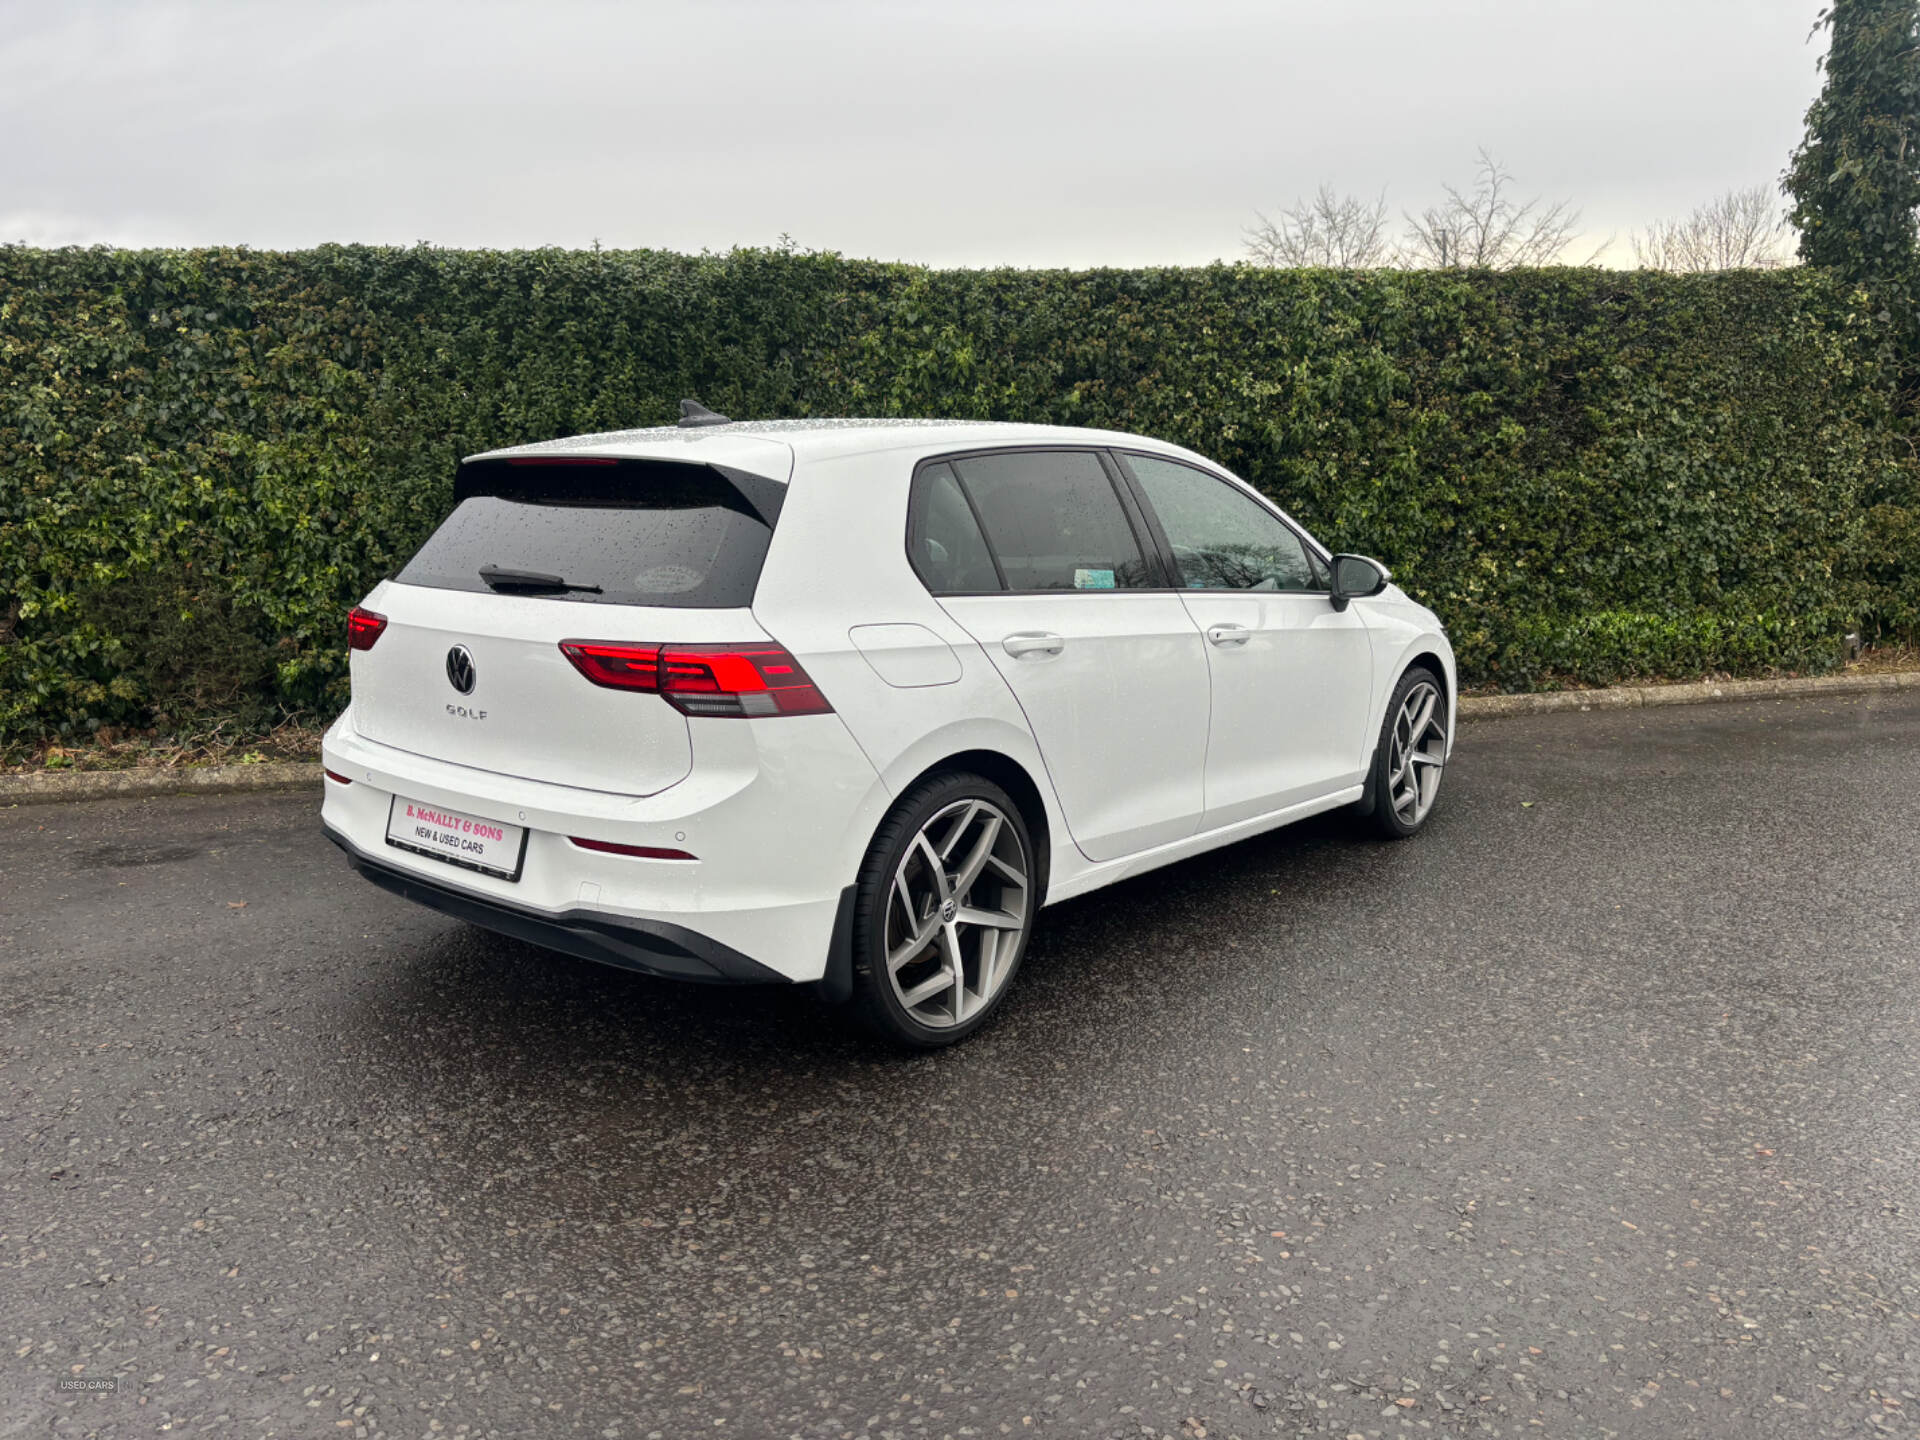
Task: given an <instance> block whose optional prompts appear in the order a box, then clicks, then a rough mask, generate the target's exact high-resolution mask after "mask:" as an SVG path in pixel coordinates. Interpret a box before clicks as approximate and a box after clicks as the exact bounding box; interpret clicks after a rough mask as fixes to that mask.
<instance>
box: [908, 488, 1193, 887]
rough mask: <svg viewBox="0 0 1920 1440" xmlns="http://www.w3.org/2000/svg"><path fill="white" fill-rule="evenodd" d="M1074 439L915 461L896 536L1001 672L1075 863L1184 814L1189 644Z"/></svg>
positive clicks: (1128, 523) (1151, 562) (1155, 564)
mask: <svg viewBox="0 0 1920 1440" xmlns="http://www.w3.org/2000/svg"><path fill="white" fill-rule="evenodd" d="M1117 479H1118V477H1117V475H1115V474H1112V473H1110V471H1109V469H1108V462H1106V461H1105V460H1103V458H1102V457H1101V456H1100V455H1099V454H1098V453H1096V452H1094V451H1089V450H1028V451H995V452H990V453H985V454H978V455H970V456H960V457H956V458H953V459H950V460H946V461H942V462H938V463H934V464H930V465H924V466H922V467H921V469H920V470H919V472H918V473H917V474H916V476H915V478H914V498H913V506H912V519H911V521H910V536H909V548H910V550H911V552H912V557H913V560H914V564H915V567H916V568H917V569H918V570H919V571H920V574H921V578H922V579H924V580H925V581H926V582H927V585H928V588H929V589H930V590H931V591H932V592H933V593H934V594H935V595H936V596H938V597H939V599H940V603H941V604H942V605H943V606H945V607H946V610H947V612H948V613H949V614H950V615H952V616H953V618H954V619H955V620H956V621H957V622H958V623H959V624H960V625H961V626H963V627H964V628H965V629H966V630H967V632H968V633H969V634H971V635H972V636H973V637H974V639H975V640H977V641H978V642H979V643H980V645H981V647H982V648H983V649H984V650H985V651H986V653H987V655H988V657H989V658H990V659H991V660H992V661H993V663H994V665H995V666H996V667H998V669H999V671H1000V673H1001V674H1002V675H1003V676H1005V677H1006V680H1007V684H1008V685H1009V686H1010V687H1011V688H1012V690H1013V693H1014V695H1015V697H1016V698H1017V699H1018V700H1019V702H1020V706H1021V709H1022V710H1023V711H1024V712H1025V714H1026V717H1027V722H1028V724H1029V725H1030V726H1031V727H1032V729H1033V734H1034V738H1035V740H1036V741H1037V742H1038V744H1039V747H1040V752H1041V757H1042V759H1044V761H1045V762H1046V766H1047V773H1048V775H1049V777H1050V778H1051V779H1052V781H1053V785H1054V790H1055V793H1056V794H1057V795H1058V796H1059V799H1060V806H1061V809H1062V811H1063V812H1064V813H1065V816H1066V821H1067V827H1068V829H1069V830H1070V831H1071V832H1072V834H1073V839H1074V842H1075V844H1077V845H1078V846H1079V848H1080V850H1081V851H1082V853H1084V854H1085V855H1086V856H1087V857H1088V858H1089V859H1091V860H1115V859H1119V858H1121V857H1122V856H1125V855H1131V854H1135V853H1138V852H1139V851H1142V850H1147V849H1151V848H1152V847H1153V846H1156V845H1164V844H1167V843H1168V842H1170V841H1174V840H1179V839H1183V838H1185V837H1186V836H1188V835H1191V834H1193V833H1194V831H1195V830H1196V829H1197V828H1198V826H1199V823H1200V815H1201V810H1202V805H1203V792H1202V777H1203V773H1204V769H1205V759H1206V744H1207V705H1208V697H1207V661H1206V655H1205V653H1204V642H1203V641H1202V640H1201V638H1200V635H1199V633H1198V631H1196V630H1195V628H1194V626H1193V622H1192V620H1191V619H1190V618H1189V617H1188V615H1187V613H1186V611H1185V610H1184V608H1182V606H1181V603H1180V598H1179V596H1178V595H1177V594H1175V593H1173V592H1171V591H1169V590H1168V589H1166V588H1165V587H1166V579H1165V576H1164V575H1163V573H1162V571H1161V569H1160V564H1159V560H1158V557H1157V556H1156V555H1155V554H1154V553H1153V550H1152V548H1151V546H1150V545H1147V544H1145V543H1143V538H1144V537H1143V535H1142V534H1141V533H1140V531H1139V529H1138V523H1137V516H1135V515H1133V514H1131V513H1130V510H1131V506H1130V503H1129V502H1126V501H1123V499H1122V492H1121V491H1120V489H1119V487H1118V485H1117V483H1116V482H1117Z"/></svg>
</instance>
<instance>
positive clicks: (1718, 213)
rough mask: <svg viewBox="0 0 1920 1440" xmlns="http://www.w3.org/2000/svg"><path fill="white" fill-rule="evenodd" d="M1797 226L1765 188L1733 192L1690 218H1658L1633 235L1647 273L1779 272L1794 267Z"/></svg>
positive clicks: (1636, 255)
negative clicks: (1793, 227) (1792, 244)
mask: <svg viewBox="0 0 1920 1440" xmlns="http://www.w3.org/2000/svg"><path fill="white" fill-rule="evenodd" d="M1791 238H1792V235H1791V227H1790V226H1789V224H1788V221H1787V217H1786V215H1785V213H1784V212H1783V211H1782V210H1781V208H1780V204H1779V202H1778V201H1776V200H1775V199H1774V198H1773V194H1772V192H1771V191H1769V190H1768V189H1767V188H1766V187H1765V186H1764V185H1755V186H1752V187H1751V188H1749V189H1746V190H1729V191H1728V192H1727V193H1726V194H1724V195H1722V196H1721V197H1720V198H1719V199H1717V200H1711V201H1709V202H1708V203H1706V204H1705V205H1702V206H1700V207H1699V208H1698V209H1697V210H1695V211H1694V212H1693V213H1692V214H1691V215H1689V216H1688V217H1687V218H1686V219H1684V220H1657V221H1655V222H1654V223H1653V224H1652V225H1649V226H1648V227H1647V228H1646V229H1645V230H1643V231H1640V232H1638V233H1636V234H1635V235H1634V237H1633V258H1634V259H1635V260H1637V261H1639V262H1640V265H1641V267H1642V268H1643V269H1647V270H1775V269H1778V268H1779V267H1780V266H1782V265H1785V264H1787V263H1789V260H1790V257H1791V253H1792V252H1791V247H1790V241H1791Z"/></svg>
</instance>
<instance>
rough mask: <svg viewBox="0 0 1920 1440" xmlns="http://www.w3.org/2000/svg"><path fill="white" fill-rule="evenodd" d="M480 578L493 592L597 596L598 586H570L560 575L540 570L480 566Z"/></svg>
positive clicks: (598, 592)
mask: <svg viewBox="0 0 1920 1440" xmlns="http://www.w3.org/2000/svg"><path fill="white" fill-rule="evenodd" d="M480 578H481V579H482V580H484V581H486V582H487V584H488V585H490V586H492V587H493V588H494V589H495V590H578V591H580V592H582V593H583V594H590V595H598V594H600V593H601V592H600V587H599V586H598V585H571V584H569V583H568V582H567V580H566V577H565V576H562V575H549V574H547V573H546V572H545V571H542V570H509V569H507V568H505V567H504V566H500V565H482V566H481V567H480Z"/></svg>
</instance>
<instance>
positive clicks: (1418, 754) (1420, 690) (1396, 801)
mask: <svg viewBox="0 0 1920 1440" xmlns="http://www.w3.org/2000/svg"><path fill="white" fill-rule="evenodd" d="M1446 761H1447V727H1446V722H1445V720H1444V718H1443V712H1442V711H1441V708H1440V690H1439V687H1438V686H1436V685H1433V684H1431V683H1430V682H1428V681H1425V680H1422V681H1421V682H1420V683H1419V684H1417V685H1415V686H1413V688H1412V689H1410V690H1408V691H1407V698H1406V699H1405V700H1403V701H1401V702H1400V713H1399V714H1397V715H1396V716H1394V720H1393V739H1392V745H1391V748H1390V749H1389V750H1388V752H1387V798H1388V800H1389V801H1390V802H1391V803H1392V805H1393V813H1394V814H1395V815H1396V816H1397V817H1399V820H1400V823H1401V824H1402V825H1404V826H1405V827H1406V828H1407V829H1408V830H1412V829H1413V828H1414V827H1415V826H1417V825H1419V824H1420V822H1421V821H1422V820H1425V819H1426V818H1427V812H1428V811H1429V810H1431V809H1432V808H1433V802H1434V798H1435V797H1436V796H1437V795H1439V793H1440V771H1441V769H1442V768H1443V767H1444V766H1445V765H1446Z"/></svg>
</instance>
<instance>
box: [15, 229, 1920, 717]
mask: <svg viewBox="0 0 1920 1440" xmlns="http://www.w3.org/2000/svg"><path fill="white" fill-rule="evenodd" d="M1876 351H1877V341H1876V339H1875V336H1874V331H1873V330H1872V328H1871V325H1870V323H1869V322H1867V321H1866V320H1864V319H1863V318H1862V317H1861V316H1860V315H1859V314H1858V313H1857V309H1856V306H1855V304H1854V302H1853V300H1852V298H1851V297H1849V296H1848V295H1846V294H1844V293H1841V292H1839V291H1838V290H1836V289H1835V288H1834V287H1833V286H1832V285H1831V284H1830V283H1828V282H1827V281H1825V280H1823V279H1822V278H1821V277H1820V276H1819V275H1816V274H1813V273H1808V272H1800V271H1795V272H1786V273H1776V274H1768V275H1761V274H1733V275H1725V276H1715V277H1673V276H1661V275H1650V274H1621V273H1608V272H1601V271H1588V270H1548V271H1532V272H1517V273H1510V274H1499V275H1494V274H1460V273H1433V272H1427V273H1405V272H1370V273H1364V274H1350V273H1336V272H1328V271H1305V272H1285V271H1270V270H1256V269H1251V268H1243V267H1227V266H1214V267H1209V268H1205V269H1165V270H1134V271H1121V270H1108V271H1090V272H1074V273H1066V272H1058V271H1015V270H990V271H929V270H924V269H918V268H914V267H910V266H900V265H883V264H877V263H869V262H861V261H849V260H844V259H841V258H839V257H836V256H827V255H807V254H796V253H790V252H778V251H774V252H768V251H738V252H735V253H733V254H730V255H726V256H700V257H693V256H684V255H674V254H666V253H659V252H650V251H633V252H568V251H532V252H514V253H499V252H484V251H445V250H431V249H425V248H420V249H412V250H391V249H365V248H339V247H328V248H325V249H321V250H315V251H305V252H298V253H287V254H280V253H268V252H258V251H244V250H217V251H114V250H105V249H95V250H60V251H42V250H33V249H26V248H21V247H8V248H0V741H5V740H12V741H20V740H23V739H30V738H33V737H36V736H43V735H47V734H70V733H74V732H83V731H85V730H86V729H88V728H90V727H97V726H100V725H103V724H113V725H136V726H141V725H158V726H161V727H172V728H184V727H187V726H189V725H193V724H199V723H204V722H205V721H206V720H207V719H208V717H216V716H217V717H222V718H227V719H230V720H233V721H236V722H237V723H239V724H242V725H247V726H252V725H258V724H262V723H266V722H268V721H270V720H273V719H275V718H277V717H279V716H281V715H284V714H288V713H296V714H300V713H305V714H323V713H325V712H327V711H328V710H330V709H331V708H333V707H336V706H338V705H339V704H340V703H341V701H342V700H343V698H344V694H345V683H346V681H345V674H346V667H345V652H344V646H343V644H342V631H341V623H342V619H341V617H342V615H343V613H344V611H345V610H346V608H347V607H348V606H349V605H351V604H352V603H353V602H354V601H355V600H356V599H358V598H359V596H360V595H361V594H362V593H364V591H365V590H366V589H367V588H368V587H369V586H370V585H371V584H372V583H373V582H374V581H375V580H376V579H377V578H378V577H379V576H380V575H381V574H383V573H384V572H386V571H387V570H388V569H389V568H390V567H392V566H393V565H394V564H395V563H396V562H397V561H399V560H400V559H401V558H403V557H404V556H405V555H406V554H407V553H408V551H409V550H410V549H411V548H412V547H413V546H414V545H415V544H417V543H418V542H419V540H420V539H421V538H422V536H423V535H424V534H425V533H426V532H427V531H428V530H429V529H430V528H431V527H432V525H433V524H434V523H435V521H436V519H437V518H438V517H439V516H440V515H441V514H442V513H443V512H444V511H445V509H446V506H447V504H448V498H449V493H450V486H451V478H452V474H453V469H454V466H455V463H456V461H457V460H458V459H459V457H460V456H462V455H463V454H467V453H471V452H473V451H476V450H481V449H486V448H489V447H492V446H496V445H502V444H507V443H512V442H518V441H526V440H536V439H542V438H546V437H549V436H555V435H564V434H570V433H575V432H579V431H585V430H594V429H608V428H619V427H625V426H631V425H638V424H650V423H659V422H664V421H667V420H669V419H671V418H672V417H673V416H674V414H675V413H676V407H677V402H678V401H679V399H680V398H681V397H682V396H684V395H697V396H699V397H700V398H701V399H703V400H705V401H706V402H707V403H708V404H710V405H712V406H714V407H715V408H716V409H720V410H724V411H726V412H727V413H729V414H732V415H735V416H743V417H744V416H752V417H762V416H776V415H901V414H923V415H949V416H965V417H980V418H999V419H1021V420H1037V421H1054V422H1060V423H1065V424H1078V425H1106V426H1113V427H1116V428H1119V429H1122V430H1134V431H1140V432H1143V433H1147V434H1152V435H1159V436H1164V437H1166V438H1168V439H1172V440H1178V441H1181V442H1183V443H1185V444H1188V445H1191V446H1193V447H1194V448H1195V449H1198V450H1200V451H1203V452H1205V453H1207V454H1210V455H1213V456H1215V457H1217V458H1218V459H1220V460H1221V461H1223V462H1224V463H1226V464H1227V465H1229V466H1231V467H1233V468H1234V469H1236V470H1237V471H1239V472H1240V473H1242V474H1244V475H1246V476H1247V477H1249V478H1250V479H1252V480H1253V481H1255V482H1256V483H1257V484H1259V485H1260V486H1262V487H1263V488H1264V489H1266V490H1267V491H1268V492H1269V493H1271V494H1272V495H1274V496H1275V497H1277V498H1278V499H1279V500H1281V501H1282V503H1284V504H1285V505H1286V506H1287V507H1288V508H1289V509H1290V510H1292V511H1293V512H1294V513H1295V514H1296V515H1298V516H1300V517H1301V519H1302V520H1303V521H1304V522H1305V523H1307V524H1308V525H1309V526H1310V527H1312V528H1313V529H1314V530H1315V531H1316V532H1317V533H1318V534H1319V535H1320V536H1321V537H1322V538H1324V539H1325V540H1327V541H1328V542H1329V543H1332V544H1334V545H1336V546H1338V547H1340V548H1344V549H1351V550H1359V551H1364V552H1368V553H1372V554H1376V555H1379V556H1380V557H1382V558H1383V559H1385V560H1386V561H1387V562H1388V564H1390V565H1391V566H1392V567H1393V568H1394V570H1395V571H1396V573H1397V575H1398V576H1399V578H1400V579H1401V580H1402V582H1403V583H1404V584H1405V585H1406V586H1407V588H1408V589H1409V590H1411V591H1412V592H1413V593H1414V594H1416V595H1418V596H1419V597H1421V598H1422V599H1424V600H1426V601H1427V602H1428V603H1430V604H1431V605H1433V606H1434V607H1435V608H1436V609H1437V610H1439V611H1440V613H1441V614H1442V615H1443V616H1444V617H1445V619H1446V620H1447V622H1448V624H1449V625H1450V627H1451V629H1452V633H1453V636H1454V640H1455V644H1456V646H1457V648H1458V650H1459V654H1460V658H1461V664H1462V669H1463V672H1464V678H1465V679H1466V681H1467V682H1468V683H1471V684H1476V685H1484V684H1489V683H1491V684H1494V685H1498V686H1501V687H1505V688H1526V687H1531V686H1538V685H1543V684H1552V683H1558V682H1561V681H1571V680H1587V681H1600V680H1613V679H1618V678H1621V677H1626V676H1637V675H1669V676H1680V675H1688V674H1698V673H1700V672H1702V671H1707V670H1730V671H1748V672H1752V671H1760V670H1766V669H1770V668H1785V667H1791V668H1798V669H1818V668H1822V667H1825V666H1828V665H1831V664H1832V663H1833V662H1834V659H1835V657H1836V653H1837V637H1838V635H1839V634H1840V632H1841V631H1842V629H1843V628H1844V627H1845V626H1846V625H1848V624H1850V623H1853V622H1855V621H1856V620H1858V619H1859V618H1860V617H1861V616H1863V615H1865V616H1868V617H1869V618H1872V617H1875V616H1878V617H1880V618H1881V619H1882V620H1883V621H1884V622H1885V623H1888V624H1904V625H1907V626H1911V625H1912V624H1913V617H1912V616H1911V615H1910V614H1903V612H1902V611H1901V610H1900V605H1901V604H1902V603H1905V602H1902V601H1901V600H1900V599H1899V597H1900V596H1901V595H1903V594H1907V593H1910V592H1911V591H1912V590H1913V588H1914V577H1915V575H1916V573H1920V567H1916V566H1915V565H1914V564H1913V563H1912V559H1913V555H1914V553H1915V551H1916V550H1917V549H1920V541H1916V536H1915V527H1914V526H1913V525H1912V523H1911V522H1912V518H1913V513H1912V511H1911V510H1910V509H1908V508H1906V502H1905V500H1904V498H1903V497H1904V496H1906V495H1907V494H1909V493H1911V486H1910V484H1909V480H1910V472H1909V471H1903V470H1901V469H1900V468H1899V463H1900V462H1899V461H1898V459H1897V457H1896V456H1895V454H1894V447H1893V446H1892V444H1891V443H1890V441H1889V439H1888V433H1889V432H1888V428H1887V425H1886V410H1887V403H1886V396H1885V394H1884V387H1883V384H1882V381H1881V379H1880V376H1879V373H1878V371H1877V370H1876V368H1875V365H1874V363H1873V361H1872V359H1871V356H1872V355H1873V354H1875V353H1876ZM1903 487H1905V488H1903ZM1874 517H1878V518H1874ZM1903 526H1905V527H1906V528H1905V529H1904V530H1903V529H1902V527H1903ZM1888 536H1892V537H1893V539H1892V540H1888V539H1887V538H1886V537H1888ZM1902 537H1904V538H1902ZM1901 545H1904V546H1906V547H1907V548H1906V549H1905V550H1904V551H1901V550H1900V549H1899V548H1898V547H1899V546H1901ZM1868 546H1872V547H1874V548H1872V549H1867V548H1863V547H1868ZM1890 546H1891V547H1892V548H1889V547H1890ZM1902 587H1905V588H1904V589H1903V588H1902Z"/></svg>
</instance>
